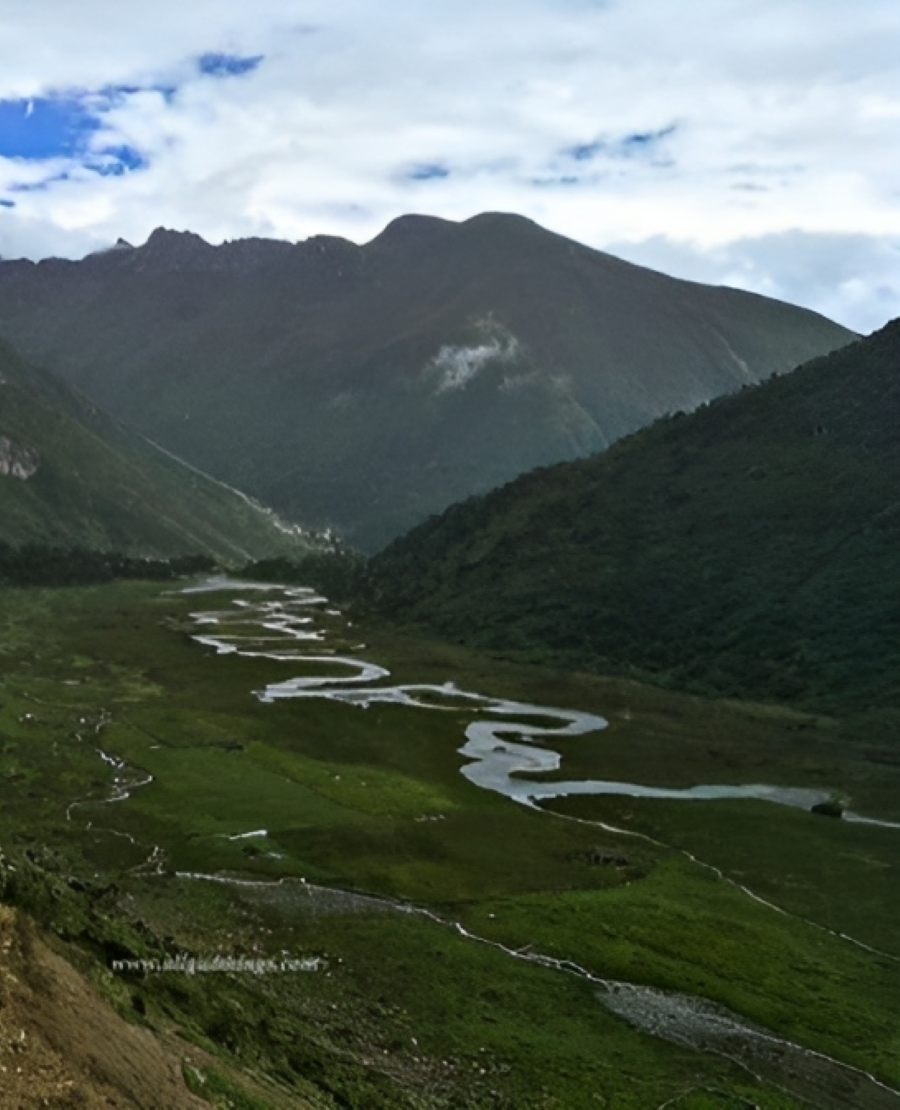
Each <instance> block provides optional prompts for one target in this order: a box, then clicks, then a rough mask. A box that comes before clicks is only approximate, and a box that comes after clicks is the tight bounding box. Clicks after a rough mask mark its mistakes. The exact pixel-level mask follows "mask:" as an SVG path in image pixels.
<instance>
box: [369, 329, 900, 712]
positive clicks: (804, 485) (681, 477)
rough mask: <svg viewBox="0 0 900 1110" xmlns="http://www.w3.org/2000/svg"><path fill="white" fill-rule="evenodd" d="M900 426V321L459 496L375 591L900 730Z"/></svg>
mask: <svg viewBox="0 0 900 1110" xmlns="http://www.w3.org/2000/svg"><path fill="white" fill-rule="evenodd" d="M898 429H900V321H894V322H893V323H891V324H889V325H888V326H887V327H885V328H884V329H883V330H881V331H879V332H876V333H875V334H874V335H872V336H870V337H869V338H867V339H863V340H860V341H859V342H857V343H854V344H852V345H850V346H848V347H845V348H843V349H842V350H840V351H837V352H835V353H834V354H831V355H829V356H828V357H825V358H820V359H816V360H814V361H812V362H810V363H808V364H807V365H805V366H803V367H801V368H800V369H798V370H796V371H795V372H793V373H792V374H788V375H786V376H783V377H780V378H778V379H777V380H772V381H769V382H766V383H764V384H761V385H759V386H756V387H754V388H751V389H747V390H745V391H742V392H741V393H739V394H736V395H734V396H729V397H724V398H720V399H718V400H716V401H713V402H712V403H711V404H709V405H706V406H703V407H702V408H701V409H700V410H698V411H697V412H695V413H693V414H691V415H690V416H680V415H679V416H674V417H669V418H666V419H663V420H660V421H658V422H657V423H655V424H654V425H652V426H651V427H649V428H647V429H645V430H643V431H641V432H638V433H636V434H635V435H633V436H631V437H629V438H627V439H624V440H622V441H621V442H620V443H618V444H617V445H616V446H615V447H613V448H611V449H610V450H609V451H607V452H605V453H603V454H599V455H595V456H593V457H592V458H589V459H585V460H579V461H576V462H570V463H563V464H560V465H558V466H555V467H552V468H549V469H539V470H535V471H533V472H532V473H530V474H527V475H525V476H523V477H520V478H519V479H518V480H517V481H515V482H512V483H510V484H509V485H507V486H505V487H504V488H502V489H499V490H497V491H495V492H493V493H490V494H489V495H487V496H485V497H480V498H477V497H476V498H472V499H470V500H468V501H465V502H463V503H462V504H459V505H455V506H453V507H452V508H451V509H448V510H447V511H446V512H445V513H444V514H443V515H442V516H440V517H439V518H436V519H433V520H431V521H428V522H427V523H425V524H423V525H421V526H420V527H419V528H417V529H415V530H414V531H413V532H411V533H410V534H409V535H408V536H405V537H404V538H402V539H400V540H397V541H396V542H395V543H394V544H392V545H391V546H390V547H389V548H387V550H385V551H383V552H382V553H381V554H380V555H378V556H377V557H376V558H375V559H374V560H373V561H372V562H371V565H370V578H371V588H372V591H373V597H374V600H373V602H372V605H373V607H374V609H375V610H376V612H378V613H380V614H382V615H389V616H390V617H391V618H392V619H394V620H395V621H401V622H407V623H412V624H418V625H420V626H424V627H427V628H428V629H431V630H434V631H437V632H438V633H440V634H441V635H443V636H447V637H451V638H454V639H459V640H461V641H464V642H466V643H471V644H475V645H478V646H480V647H487V648H494V649H502V650H504V651H512V652H513V653H515V654H517V655H519V656H521V657H525V658H531V659H539V660H541V661H544V662H556V663H560V664H563V665H565V666H575V667H579V668H582V669H586V670H594V671H608V670H614V671H622V670H625V671H628V670H634V671H638V672H640V673H642V674H652V675H655V676H656V677H657V679H659V680H662V681H664V682H668V683H671V684H675V685H679V686H685V687H688V688H693V689H696V690H700V691H705V692H714V693H718V694H723V693H724V694H728V695H741V696H755V697H765V698H774V699H799V700H800V701H807V702H810V703H815V704H818V705H821V706H825V707H829V706H830V707H834V708H836V709H837V708H846V707H851V708H852V709H853V710H854V712H856V711H859V712H872V713H875V714H876V716H877V714H878V712H880V711H881V710H883V709H884V707H886V706H887V707H893V711H894V715H893V716H891V717H890V719H891V720H892V721H893V724H892V726H891V727H892V729H893V730H894V731H896V727H897V724H898V723H900V561H898V551H900V435H898ZM889 716H890V715H889ZM878 719H879V720H881V721H882V724H883V723H884V721H885V720H887V718H883V717H879V718H878ZM873 720H874V718H873ZM885 727H886V726H885Z"/></svg>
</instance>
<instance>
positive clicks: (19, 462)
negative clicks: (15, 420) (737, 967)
mask: <svg viewBox="0 0 900 1110" xmlns="http://www.w3.org/2000/svg"><path fill="white" fill-rule="evenodd" d="M39 465H40V455H38V453H37V451H35V449H34V448H33V447H26V446H25V445H24V444H19V443H14V442H13V441H12V440H11V439H10V438H9V436H4V435H0V476H2V477H5V478H21V479H22V480H23V481H27V480H28V479H29V478H30V477H31V476H32V475H33V474H35V473H36V472H37V468H38V466H39Z"/></svg>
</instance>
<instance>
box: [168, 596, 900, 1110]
mask: <svg viewBox="0 0 900 1110" xmlns="http://www.w3.org/2000/svg"><path fill="white" fill-rule="evenodd" d="M223 591H227V592H229V593H230V594H231V596H230V597H229V599H228V604H227V606H226V607H225V608H216V609H212V610H201V611H197V612H194V613H193V614H192V617H193V619H194V621H195V622H196V626H197V629H198V631H197V632H196V634H195V636H194V639H195V640H196V641H197V642H198V643H201V644H203V645H205V646H207V647H210V648H213V649H214V650H215V651H216V652H217V653H219V654H223V655H225V654H235V653H236V654H239V655H247V656H251V657H254V658H267V659H273V660H279V661H283V662H286V663H292V664H294V665H295V666H296V667H297V668H298V669H301V670H302V671H303V672H304V673H303V674H301V675H295V676H293V677H291V678H288V679H285V680H284V681H281V682H275V683H271V684H270V685H268V686H266V687H265V688H264V689H262V690H259V691H256V696H257V697H258V698H259V699H260V701H262V702H264V703H272V702H276V701H279V700H281V699H286V698H327V699H330V700H333V701H341V702H344V703H347V704H350V705H355V706H359V707H360V708H367V707H368V706H371V705H374V704H378V703H390V704H396V705H406V706H409V707H410V708H415V709H429V710H432V711H441V710H444V711H448V710H456V711H459V710H460V709H461V708H464V709H467V710H470V711H472V712H473V713H475V714H477V719H476V720H474V721H473V722H472V723H470V724H469V725H468V726H467V727H466V729H465V742H464V743H463V744H462V746H461V747H460V748H459V749H458V750H459V753H460V755H462V756H463V757H464V759H465V762H464V763H463V765H462V766H461V768H460V770H461V773H462V774H463V775H465V777H466V778H467V779H469V781H470V782H472V783H473V784H475V785H476V786H479V787H482V788H483V789H486V790H493V791H496V792H498V793H500V794H503V795H505V796H506V797H508V798H511V799H512V800H514V801H516V802H519V803H520V804H523V805H529V806H536V805H537V803H539V802H540V801H541V800H544V799H547V798H553V797H563V796H567V795H572V794H624V795H629V796H633V797H641V798H680V799H685V800H693V801H703V800H709V799H715V798H757V799H763V800H765V801H768V802H775V803H778V804H782V805H789V806H796V807H799V808H802V809H809V808H811V807H812V806H813V805H816V804H817V803H820V802H823V801H826V800H827V799H828V797H829V794H828V793H826V792H825V791H821V790H810V789H806V788H799V787H784V786H771V785H765V784H754V785H746V784H740V785H728V784H724V785H717V784H714V785H710V784H702V785H697V786H693V787H688V788H684V789H674V788H666V787H655V786H646V785H642V784H640V783H628V782H617V781H606V780H596V779H589V780H576V781H547V780H546V779H545V780H543V781H542V780H540V779H538V778H535V777H534V776H538V775H546V774H548V773H556V772H558V771H559V769H560V767H561V765H562V755H561V753H560V752H559V751H557V750H556V745H557V744H558V743H559V742H560V741H564V740H565V739H566V738H567V737H572V736H581V735H585V734H588V733H591V732H598V731H600V730H602V729H604V728H606V727H607V722H606V720H605V719H604V718H602V717H599V716H597V715H596V714H592V713H586V712H582V711H580V710H576V709H560V708H557V707H555V706H546V705H535V704H531V703H528V702H519V701H511V700H506V699H503V698H494V697H490V696H487V695H485V694H480V693H477V692H474V691H470V690H463V689H460V688H459V687H458V686H456V684H455V683H454V682H452V681H448V682H445V683H443V684H441V685H429V684H406V685H391V684H390V683H389V682H388V680H389V679H390V672H389V671H388V670H387V669H386V668H385V667H382V666H380V665H378V664H376V663H373V662H370V661H367V660H363V659H359V658H357V657H356V656H355V655H350V654H343V653H338V652H337V651H335V650H334V649H331V648H329V646H328V642H327V640H328V637H327V633H326V631H325V627H324V626H325V624H326V623H327V622H325V621H322V620H319V621H317V620H316V618H315V614H316V613H317V612H318V611H321V612H323V613H326V614H327V615H329V616H331V617H338V616H339V614H338V612H337V611H336V610H333V609H324V607H325V606H326V605H327V604H328V603H327V600H326V599H325V598H324V597H322V596H320V595H319V594H317V593H316V592H315V591H314V590H310V589H306V588H303V587H293V586H291V587H286V586H280V585H270V584H266V583H248V582H240V581H234V580H229V579H227V578H215V579H210V580H209V581H207V582H206V583H204V584H203V585H201V586H196V587H192V588H191V589H190V590H187V591H185V592H187V593H194V594H198V595H199V594H207V593H222V592H223ZM235 594H238V595H242V596H237V597H235V596H234V595H235ZM247 595H250V597H251V598H252V600H250V599H248V596H247ZM201 629H202V631H201ZM364 646H365V645H359V646H358V647H357V648H356V649H355V650H357V651H361V650H363V648H364ZM548 722H550V723H549V724H548ZM847 816H851V819H853V818H855V819H857V820H867V819H866V818H862V817H859V816H858V815H847ZM878 823H879V824H887V822H878ZM894 827H900V826H894ZM238 835H246V836H251V835H253V836H257V835H265V830H255V831H254V832H252V833H246V834H238ZM181 877H182V878H184V879H186V880H193V881H197V880H201V881H203V880H205V881H213V882H225V883H233V884H234V885H235V886H236V888H239V889H240V890H242V891H245V892H246V891H256V892H257V894H258V896H259V897H263V898H272V897H278V898H284V899H286V904H287V905H290V906H294V907H295V908H296V907H298V906H309V907H313V906H314V905H317V904H318V902H319V901H320V900H324V901H325V902H326V903H327V904H328V905H331V904H332V903H333V902H334V900H335V898H338V899H339V900H340V899H344V900H346V899H351V900H355V901H353V902H352V904H353V906H354V907H357V908H360V907H361V908H365V909H372V908H376V907H380V908H383V909H385V910H393V911H396V912H403V913H414V914H419V915H422V916H425V917H428V918H430V919H432V920H434V921H435V922H436V923H440V924H442V925H444V926H447V927H450V928H453V929H455V930H456V931H457V932H458V933H460V935H462V936H464V937H466V938H467V939H469V940H471V941H473V942H476V943H479V944H487V945H490V946H492V947H495V948H499V949H502V950H503V951H504V952H506V953H507V954H508V955H509V956H511V957H513V958H516V959H521V960H527V961H529V962H533V963H537V964H540V965H542V966H545V967H552V968H555V969H556V970H558V971H560V972H564V973H567V974H572V975H576V976H578V977H579V978H581V979H584V980H586V981H588V982H590V983H591V984H593V986H594V987H595V989H596V991H597V997H598V999H599V1000H600V1001H601V1002H602V1003H603V1004H604V1005H605V1006H606V1007H607V1008H608V1009H609V1010H611V1011H612V1012H613V1013H616V1014H618V1015H620V1016H621V1017H623V1018H624V1019H625V1020H627V1021H628V1022H630V1023H631V1024H632V1025H635V1026H637V1027H638V1028H640V1029H642V1030H644V1031H645V1032H647V1033H651V1034H653V1035H654V1036H658V1037H662V1038H664V1039H666V1040H670V1041H674V1042H676V1043H679V1044H683V1045H686V1046H689V1047H692V1048H695V1049H700V1050H704V1051H709V1052H715V1053H718V1054H720V1055H723V1056H726V1057H728V1058H729V1059H731V1060H733V1061H735V1062H736V1063H739V1064H741V1065H742V1066H743V1067H744V1068H746V1069H747V1071H749V1072H750V1073H751V1074H752V1075H754V1076H756V1077H757V1078H760V1079H763V1080H767V1081H769V1082H772V1083H774V1084H775V1085H776V1086H777V1087H780V1088H782V1089H783V1090H786V1091H788V1092H790V1094H792V1095H794V1096H796V1097H798V1098H800V1099H801V1100H802V1101H804V1102H807V1103H808V1104H809V1105H815V1106H817V1107H820V1108H822V1110H831V1108H834V1110H839V1108H841V1107H856V1106H866V1107H872V1108H873V1110H874V1108H881V1107H884V1108H885V1110H888V1108H894V1110H896V1108H897V1107H900V1092H897V1091H895V1090H893V1089H892V1088H890V1087H888V1086H886V1085H885V1084H883V1083H881V1082H880V1081H879V1080H878V1079H876V1078H875V1077H874V1076H872V1075H870V1074H868V1073H866V1072H864V1071H861V1070H859V1069H857V1068H853V1067H850V1066H849V1065H846V1064H843V1063H842V1062H840V1061H838V1060H835V1059H832V1058H831V1057H828V1056H825V1055H823V1054H821V1053H817V1052H814V1051H812V1050H810V1049H806V1048H803V1047H802V1046H800V1045H797V1044H794V1043H792V1042H790V1041H787V1040H784V1039H783V1038H780V1037H777V1036H775V1035H774V1034H772V1033H770V1032H769V1031H768V1030H765V1029H762V1028H760V1027H758V1026H755V1025H753V1024H752V1023H751V1022H748V1021H747V1020H746V1019H744V1018H742V1017H740V1016H739V1015H737V1014H734V1013H732V1012H730V1011H728V1010H726V1009H724V1008H723V1007H720V1006H717V1005H714V1004H713V1003H711V1002H709V1001H708V1000H706V999H703V998H699V997H696V996H692V995H687V994H682V993H679V992H674V991H663V990H657V989H655V988H651V987H646V986H643V985H640V984H634V983H627V982H618V981H614V980H608V979H603V978H600V977H598V976H596V975H594V974H592V973H591V972H590V971H588V970H587V969H585V968H583V967H581V966H580V965H578V964H575V963H573V962H572V961H569V960H559V959H554V958H552V957H548V956H544V955H542V954H541V953H538V952H534V951H533V950H531V949H530V948H526V949H521V950H517V949H510V948H506V947H505V946H503V945H501V944H499V943H498V942H496V941H493V940H489V939H487V938H484V937H480V936H476V935H475V934H473V933H471V932H469V931H468V930H467V929H466V928H465V927H464V926H463V925H462V924H461V923H460V922H456V921H452V920H449V919H447V918H444V917H441V916H440V915H438V914H435V913H433V912H432V911H430V910H428V909H425V908H423V907H417V906H412V905H410V904H408V903H402V902H392V901H390V900H388V899H381V898H377V897H373V896H371V895H361V894H355V893H353V892H341V891H335V890H332V889H330V888H325V887H317V886H315V885H314V884H311V883H305V882H304V883H302V884H298V883H297V882H295V881H293V880H282V881H280V882H277V883H272V882H256V881H252V880H242V879H237V878H234V877H229V876H225V875H203V874H182V876H181ZM742 889H743V888H742ZM747 893H748V894H751V892H749V891H748V892H747ZM751 896H752V897H757V896H756V895H752V894H751ZM349 904H350V903H347V905H349ZM357 904H359V905H357ZM341 905H342V906H343V907H344V909H346V908H347V906H346V905H344V902H341ZM773 908H777V907H773ZM846 939H848V940H851V939H852V938H846ZM854 943H858V942H854ZM863 947H866V946H865V945H863ZM889 958H891V957H889Z"/></svg>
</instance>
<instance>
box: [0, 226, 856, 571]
mask: <svg viewBox="0 0 900 1110" xmlns="http://www.w3.org/2000/svg"><path fill="white" fill-rule="evenodd" d="M0 328H2V329H4V330H5V332H6V333H7V334H8V335H9V336H10V337H11V338H12V339H13V340H14V341H15V342H16V343H17V344H18V345H19V347H20V349H22V350H23V351H24V352H26V353H27V354H28V355H29V356H30V357H32V358H34V359H36V360H39V361H40V363H41V364H42V365H45V366H47V367H48V368H50V369H51V370H53V371H54V372H56V373H58V374H60V375H62V376H63V377H64V378H65V379H67V380H68V381H69V382H70V383H72V384H74V385H75V386H76V387H77V388H79V389H80V390H82V391H83V392H84V393H85V394H87V395H88V396H89V397H91V398H92V399H93V400H94V401H95V402H96V403H97V404H100V405H102V406H103V407H104V408H106V409H107V410H108V411H110V412H112V413H114V414H115V415H116V416H117V417H118V418H120V419H122V420H124V421H126V422H128V423H129V424H131V425H132V426H133V427H135V428H137V429H138V430H139V431H141V432H142V433H143V434H144V435H147V436H149V437H150V438H151V439H152V440H153V441H154V442H157V443H160V444H162V445H163V446H165V447H166V448H167V449H168V450H170V451H172V452H174V453H175V454H177V455H178V456H179V457H181V458H185V459H187V460H189V461H190V462H191V463H193V464H194V465H196V466H199V467H200V468H201V469H203V470H204V471H206V472H208V473H210V474H214V475H215V476H216V477H218V478H221V479H222V480H224V481H227V482H229V483H231V484H233V485H236V486H237V487H239V488H240V489H244V490H246V491H247V492H248V493H251V494H253V495H254V496H255V497H257V498H259V499H260V500H262V501H263V502H265V503H266V504H271V505H273V506H274V507H275V508H276V509H277V510H278V511H280V512H281V513H283V514H285V515H286V516H288V517H291V518H294V519H301V520H303V521H304V522H308V523H310V524H312V525H316V526H320V527H322V526H326V525H328V526H333V527H335V528H336V529H337V530H338V531H340V532H341V533H342V534H343V535H344V536H345V537H346V538H347V539H349V540H350V541H351V542H352V543H354V544H356V545H358V546H360V547H362V548H365V549H367V550H374V549H377V548H378V547H379V546H381V545H383V544H384V543H386V542H387V541H388V540H390V539H391V538H393V537H395V536H397V535H399V534H400V533H402V532H404V531H406V530H407V529H408V528H409V527H411V526H412V525H413V524H415V523H417V522H419V521H420V520H422V519H424V518H425V517H427V516H428V515H429V514H431V513H433V512H436V511H439V510H440V509H443V508H444V507H446V506H447V505H448V504H450V503H451V502H453V501H456V500H459V499H460V498H462V497H465V496H467V495H469V494H471V493H476V492H483V491H485V490H488V489H490V488H492V487H494V486H496V485H498V484H500V483H502V482H505V481H508V480H509V479H511V478H513V477H515V476H516V475H517V474H520V473H522V472H523V471H526V470H529V469H531V468H532V467H534V466H538V465H544V464H548V463H553V462H557V461H559V460H562V459H572V458H577V457H580V456H585V455H588V454H590V453H591V452H594V451H597V450H600V449H603V448H606V447H608V446H609V445H610V444H611V443H612V442H614V441H615V440H617V439H618V438H620V437H621V436H623V435H625V434H627V433H629V432H632V431H634V430H635V429H637V428H639V427H641V426H643V425H645V424H647V423H649V422H650V421H651V420H653V419H654V418H656V417H658V416H661V415H663V414H665V413H667V412H672V411H675V410H679V409H692V408H695V407H696V406H697V405H700V404H703V403H704V402H706V401H708V400H709V399H710V398H712V397H714V396H717V395H718V394H721V393H725V392H730V391H733V390H736V389H739V388H740V387H741V386H743V385H745V384H748V383H752V382H755V381H757V380H759V379H761V378H765V377H768V376H769V375H771V374H773V373H776V372H783V371H786V370H789V369H791V368H792V367H793V366H795V365H796V364H797V363H799V362H802V361H805V360H806V359H809V358H812V357H814V356H816V355H819V354H823V353H825V352H827V351H830V350H832V349H834V348H836V347H839V346H842V345H844V344H845V343H847V342H849V341H850V340H851V339H853V338H854V335H853V334H852V333H851V332H848V331H847V330H846V329H844V328H842V327H839V326H838V325H837V324H834V323H832V322H831V321H829V320H826V319H824V318H823V317H821V316H818V315H816V314H815V313H812V312H808V311H806V310H803V309H799V308H795V307H793V306H790V305H786V304H783V303H780V302H778V301H773V300H769V299H767V298H764V297H759V296H755V295H753V294H750V293H744V292H738V291H736V290H733V289H725V288H713V287H709V286H704V285H698V284H695V283H692V282H686V281H679V280H675V279H674V278H670V277H666V276H664V275H662V274H658V273H655V272H653V271H651V270H647V269H644V268H642V267H640V266H634V265H631V264H629V263H626V262H623V261H621V260H619V259H616V258H613V257H611V256H609V255H606V254H603V253H601V252H599V251H595V250H591V249H589V248H587V247H584V246H581V245H579V244H578V243H575V242H573V241H571V240H569V239H565V238H563V237H561V236H559V235H555V234H552V233H551V232H549V231H546V230H544V229H543V228H541V227H539V226H538V225H537V224H534V223H532V222H531V221H529V220H526V219H523V218H521V217H518V216H511V215H502V214H484V215H481V216H476V217H474V218H473V219H470V220H467V221H465V222H463V223H453V222H450V221H447V220H439V219H434V218H430V217H423V216H405V217H401V218H399V219H398V220H395V221H394V222H393V223H391V224H390V225H389V226H388V227H387V228H386V229H385V231H384V232H383V233H382V234H381V235H379V236H378V237H377V238H376V239H374V240H373V241H372V242H370V243H368V244H366V245H365V246H361V247H360V246H356V245H354V244H353V243H351V242H349V241H347V240H344V239H338V238H334V237H328V236H315V237H313V238H311V239H308V240H306V241H305V242H301V243H297V244H289V243H285V242H278V241H274V240H264V239H248V240H242V241H238V242H232V243H225V244H224V245H222V246H219V247H214V246H211V245H209V244H208V243H206V242H204V240H203V239H201V238H200V237H199V236H197V235H194V234H190V233H187V232H185V233H178V232H173V231H165V230H162V229H160V230H157V231H155V232H154V233H153V234H152V235H151V236H150V238H149V240H148V241H147V243H146V244H144V245H143V246H140V247H131V246H129V244H127V243H124V242H120V243H118V244H117V246H116V248H115V249H112V250H109V251H105V252H101V253H99V254H95V255H91V256H89V257H88V258H86V259H84V260H82V261H80V262H69V261H63V260H59V259H55V260H47V261H44V262H41V263H38V264H34V263H31V262H27V261H7V262H3V263H0Z"/></svg>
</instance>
